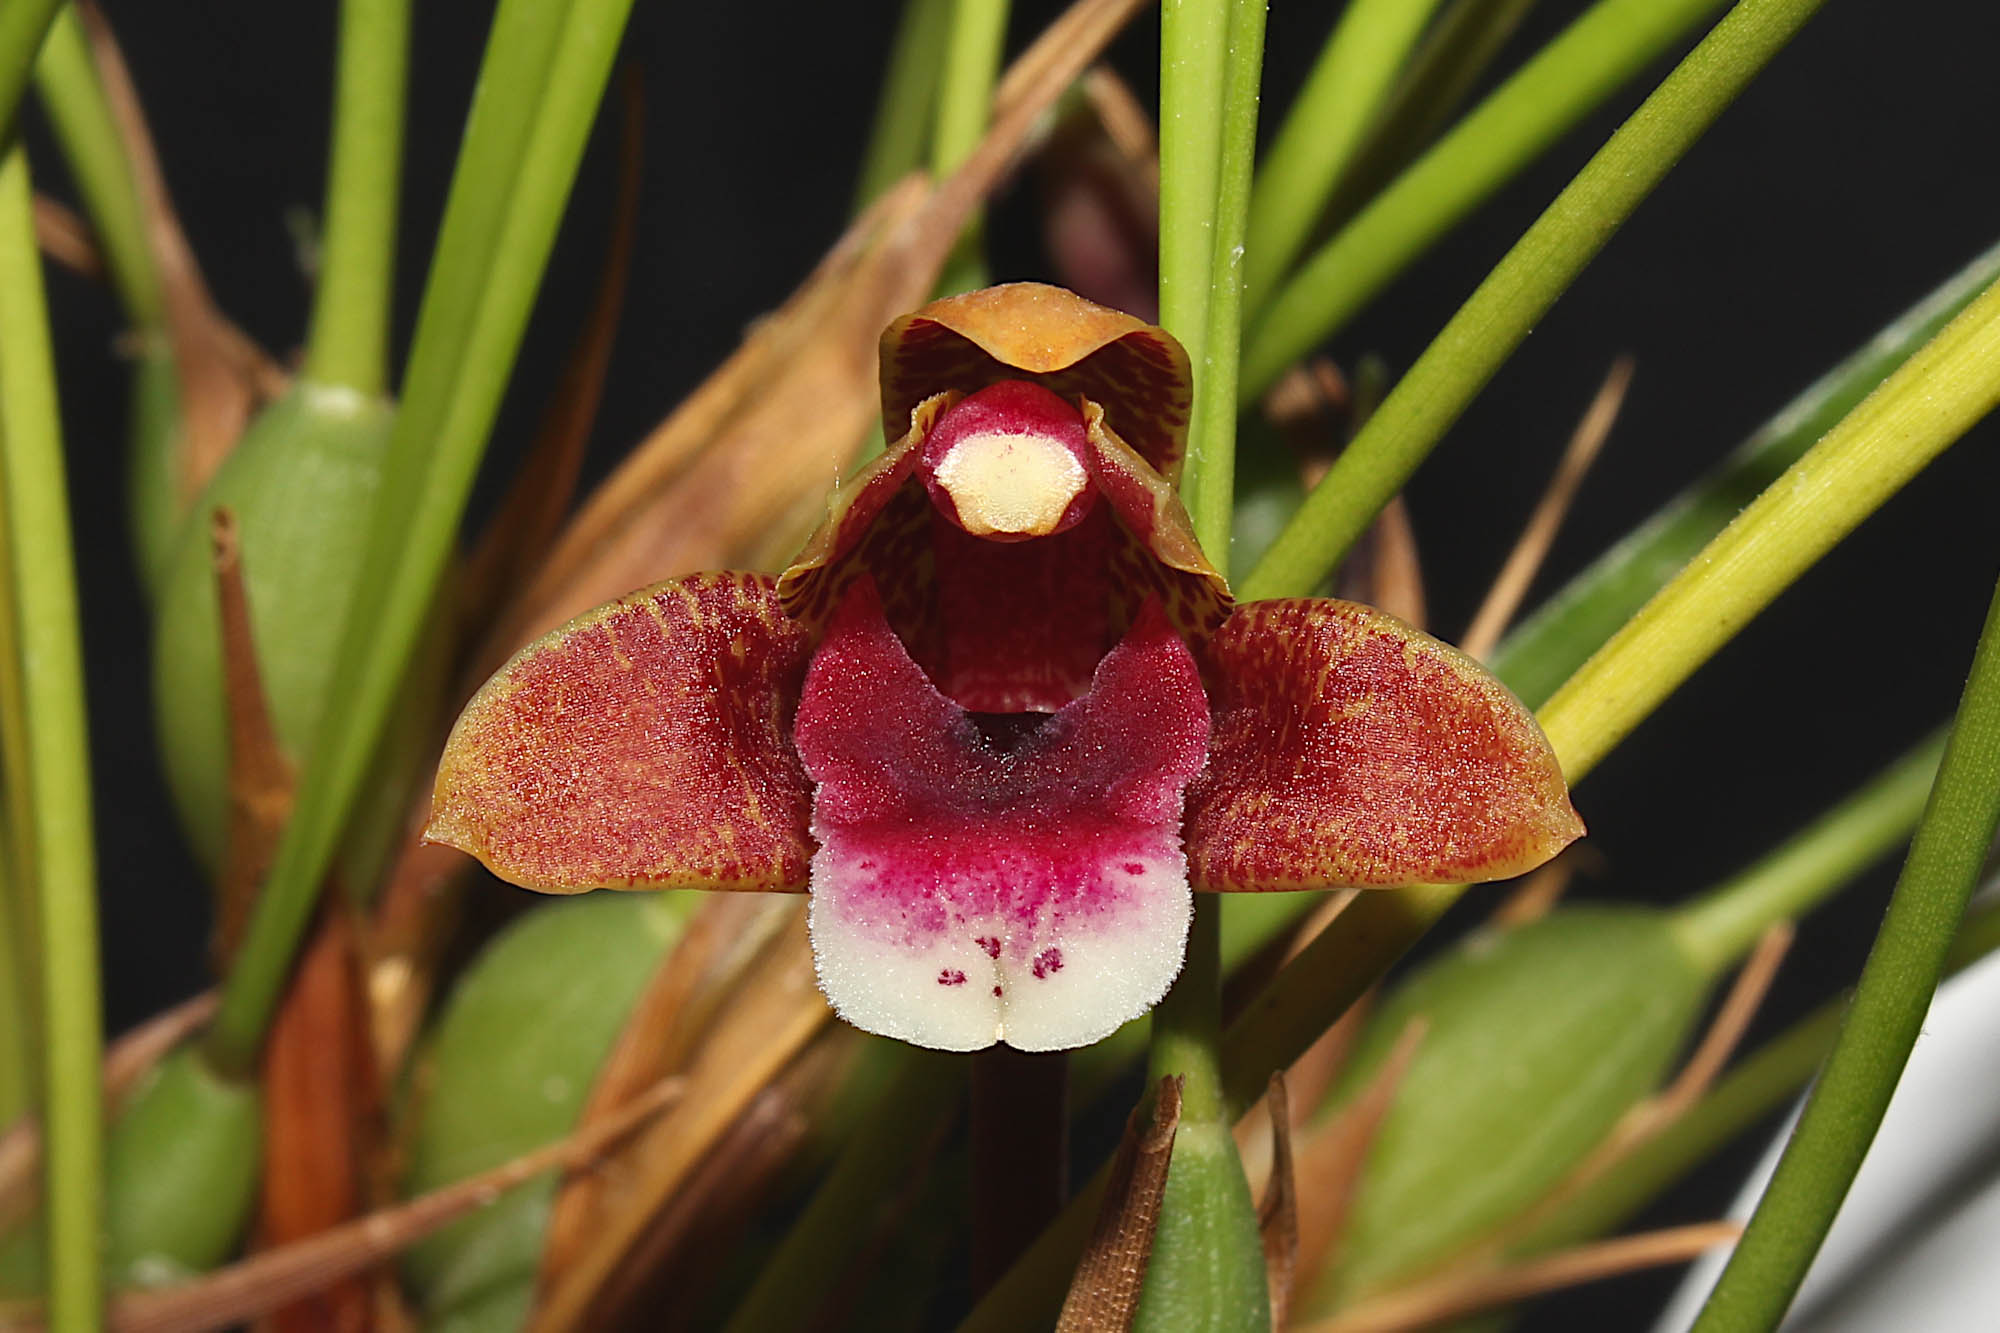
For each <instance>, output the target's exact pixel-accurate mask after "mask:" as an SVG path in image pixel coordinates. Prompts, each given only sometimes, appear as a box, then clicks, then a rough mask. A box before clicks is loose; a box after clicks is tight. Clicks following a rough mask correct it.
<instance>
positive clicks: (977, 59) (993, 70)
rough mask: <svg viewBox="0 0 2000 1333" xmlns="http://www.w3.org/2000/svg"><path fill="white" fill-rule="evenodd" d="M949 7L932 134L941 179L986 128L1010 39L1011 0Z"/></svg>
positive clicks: (958, 2)
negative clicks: (1001, 64)
mask: <svg viewBox="0 0 2000 1333" xmlns="http://www.w3.org/2000/svg"><path fill="white" fill-rule="evenodd" d="M951 8H952V16H951V32H950V35H949V37H948V38H947V40H946V42H945V48H944V68H943V71H942V73H941V76H940V77H941V80H942V81H941V82H940V84H939V85H938V98H937V120H936V128H935V130H934V131H933V132H932V135H931V174H932V175H934V176H937V177H938V178H939V179H943V178H944V177H945V176H948V175H950V174H951V173H952V172H953V171H956V170H957V169H958V166H959V164H960V163H961V162H963V161H965V159H966V158H967V157H968V156H970V155H971V153H972V150H973V148H974V147H975V146H976V145H977V144H978V143H979V140H980V138H981V136H983V135H984V134H985V133H986V123H987V121H988V120H989V119H991V117H992V114H993V85H994V84H995V83H996V82H997V81H998V80H999V77H1000V56H1001V52H1002V51H1003V50H1004V48H1005V46H1006V42H1007V9H1008V4H1007V0H952V6H951Z"/></svg>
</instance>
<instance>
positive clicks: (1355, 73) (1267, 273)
mask: <svg viewBox="0 0 2000 1333" xmlns="http://www.w3.org/2000/svg"><path fill="white" fill-rule="evenodd" d="M1437 5H1438V0H1353V3H1351V4H1349V5H1348V6H1347V7H1346V8H1345V9H1344V10H1342V11H1341V15H1340V22H1339V23H1338V24H1336V25H1335V27H1334V29H1333V32H1332V34H1331V35H1329V36H1328V37H1327V40H1326V45H1325V47H1323V48H1322V49H1321V51H1320V53H1319V59H1317V60H1316V61H1314V62H1313V67H1312V71H1311V72H1310V73H1308V74H1307V75H1306V82H1305V86H1304V87H1303V88H1301V89H1300V90H1299V96H1298V100H1297V101H1295V102H1293V103H1292V106H1291V110H1289V111H1288V112H1286V113H1285V120H1284V123H1283V124H1282V125H1280V126H1279V127H1278V133H1277V135H1276V137H1275V138H1273V139H1272V140H1271V148H1270V151H1269V152H1268V153H1266V154H1265V157H1264V164H1263V166H1262V167H1261V168H1260V169H1259V170H1258V172H1257V188H1256V192H1255V194H1253V195H1252V197H1251V203H1250V230H1249V239H1248V247H1247V248H1248V252H1247V254H1246V255H1245V257H1244V277H1243V285H1244V296H1243V304H1244V306H1245V307H1246V308H1247V309H1248V310H1249V311H1250V313H1251V315H1252V317H1253V318H1254V317H1255V315H1256V313H1257V311H1258V310H1260V309H1261V308H1262V307H1263V305H1264V302H1265V300H1266V299H1267V298H1268V297H1269V296H1270V294H1271V290H1272V288H1273V287H1274V286H1276V284H1277V282H1278V280H1279V279H1280V278H1282V277H1284V276H1285V274H1286V273H1288V272H1290V271H1291V267H1292V261H1293V260H1294V259H1296V258H1298V254H1299V251H1300V250H1301V249H1303V248H1304V247H1305V243H1306V240H1307V238H1308V236H1309V235H1310V234H1311V232H1312V228H1313V224H1314V223H1316V222H1317V221H1318V220H1319V218H1320V215H1321V214H1322V212H1324V210H1325V208H1326V204H1327V200H1329V199H1330V198H1332V197H1333V192H1334V188H1335V187H1336V186H1337V185H1339V183H1340V181H1341V177H1342V176H1343V175H1344V174H1345V173H1346V171H1347V169H1348V167H1349V166H1350V165H1351V164H1352V163H1353V160H1354V156H1355V153H1356V151H1357V150H1358V149H1359V148H1360V146H1361V144H1362V142H1363V140H1364V139H1365V137H1366V135H1367V133H1368V131H1369V129H1370V128H1371V127H1372V126H1373V124H1374V123H1375V118H1376V116H1377V114H1378V113H1379V112H1380V111H1381V109H1382V105H1383V103H1384V102H1385V101H1386V100H1387V99H1388V96H1389V93H1390V90H1391V89H1392V88H1393V87H1394V86H1395V83H1396V78H1397V76H1398V75H1399V74H1401V73H1402V71H1403V68H1404V66H1405V64H1406V63H1407V62H1408V60H1409V57H1410V51H1411V50H1412V48H1414V47H1415V46H1416V44H1417V38H1418V37H1419V36H1421V35H1422V33H1423V31H1424V25H1425V23H1427V22H1428V21H1429V20H1430V16H1431V13H1432V11H1434V10H1435V9H1436V8H1437Z"/></svg>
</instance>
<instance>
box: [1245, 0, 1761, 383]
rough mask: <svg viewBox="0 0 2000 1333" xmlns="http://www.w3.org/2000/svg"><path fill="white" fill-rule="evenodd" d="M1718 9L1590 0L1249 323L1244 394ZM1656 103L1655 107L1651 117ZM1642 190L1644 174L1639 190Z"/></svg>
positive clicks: (1666, 159) (1705, 4)
mask: <svg viewBox="0 0 2000 1333" xmlns="http://www.w3.org/2000/svg"><path fill="white" fill-rule="evenodd" d="M1721 7H1722V0H1599V3H1598V4H1596V5H1595V6H1593V7H1592V8H1591V9H1590V10H1589V12H1587V13H1585V14H1584V15H1583V17H1581V18H1579V19H1578V20H1577V21H1576V22H1575V23H1572V24H1571V25H1570V26H1569V27H1568V28H1566V29H1565V30H1564V31H1563V32H1562V34H1561V35H1560V36H1558V37H1557V38H1556V39H1555V40H1554V41H1553V42H1551V43H1549V45H1548V46H1547V47H1545V48H1543V50H1542V51H1541V52H1540V54H1538V55H1537V56H1536V57H1535V58H1534V59H1533V60H1531V61H1530V62H1528V64H1527V65H1525V66H1523V67H1522V68H1521V69H1520V71H1519V72H1517V73H1516V74H1515V75H1514V76H1513V77H1512V78H1510V79H1508V80H1507V82H1506V83H1504V84H1502V85H1501V86H1500V87H1499V88H1498V89H1496V90H1495V91H1494V92H1493V93H1492V94H1491V95H1490V96H1488V97H1487V98H1486V100H1485V101H1483V102H1481V103H1480V104H1479V106H1478V107H1476V108H1475V109H1474V110H1473V111H1472V113H1471V114H1470V115H1468V116H1467V117H1466V118H1465V119H1464V120H1462V121H1460V122H1459V124H1458V125H1457V126H1456V127H1454V128H1453V129H1452V131H1451V132H1450V133H1449V134H1447V135H1446V136H1445V137H1444V138H1443V139H1441V140H1439V141H1438V143H1437V145H1436V146H1435V147H1433V148H1432V149H1431V150H1430V151H1429V152H1427V153H1425V154H1424V156H1423V157H1422V158H1421V159H1419V160H1418V161H1417V162H1416V163H1415V164H1414V165H1413V166H1411V167H1410V169H1409V170H1408V171H1406V172H1404V173H1403V174H1402V175H1401V176H1399V177H1397V178H1396V180H1395V181H1394V183H1392V184H1391V185H1390V186H1389V187H1388V188H1387V189H1385V190H1384V191H1383V192H1382V193H1381V194H1380V195H1378V196H1376V198H1375V200H1374V201H1373V202H1372V203H1370V204H1369V205H1368V207H1367V208H1365V209H1363V210H1362V211H1361V212H1360V213H1359V214H1357V215H1356V216H1355V218H1354V220H1353V221H1351V222H1349V223H1348V224H1347V225H1346V226H1344V227H1342V228H1341V229H1340V231H1339V232H1338V233H1336V234H1335V235H1334V236H1333V237H1332V238H1331V239H1330V240H1328V241H1327V243H1326V244H1325V245H1323V246H1321V247H1320V248H1319V249H1318V250H1317V251H1315V252H1314V253H1313V255H1312V257H1311V258H1310V259H1308V260H1307V261H1306V262H1305V263H1304V264H1303V265H1301V266H1300V268H1299V270H1298V272H1297V273H1295V274H1294V275H1293V276H1292V278H1291V280H1290V281H1289V282H1287V283H1286V284H1285V286H1284V288H1283V290H1281V291H1279V292H1278V293H1277V294H1276V295H1275V296H1274V297H1273V298H1272V299H1271V301H1270V304H1269V307H1268V308H1267V309H1266V310H1264V312H1263V313H1262V314H1261V315H1260V316H1259V318H1258V320H1257V322H1256V324H1255V325H1254V326H1253V327H1252V329H1251V330H1250V343H1249V347H1248V349H1247V350H1246V352H1245V354H1244V358H1243V386H1242V391H1243V396H1244V397H1245V398H1246V399H1254V398H1256V397H1258V396H1259V395H1261V394H1262V393H1263V392H1264V390H1266V389H1268V388H1270V387H1271V385H1272V383H1273V382H1274V381H1275V380H1276V379H1277V378H1278V376H1279V375H1280V374H1282V373H1283V372H1284V370H1285V367H1287V366H1289V365H1291V364H1292V362H1294V361H1296V360H1297V359H1298V358H1299V357H1301V356H1303V355H1304V354H1305V353H1306V352H1308V351H1310V350H1311V349H1312V347H1313V345H1314V344H1316V343H1318V342H1321V341H1323V340H1324V339H1326V338H1328V337H1331V336H1332V335H1333V334H1334V333H1335V332H1336V331H1337V330H1339V329H1340V328H1341V327H1343V326H1344V325H1345V324H1346V323H1347V321H1348V320H1349V319H1350V318H1352V317H1353V315H1354V314H1355V313H1356V312H1357V311H1358V310H1360V309H1361V307H1362V306H1364V305H1366V304H1367V303H1368V302H1369V301H1370V300H1371V299H1373V298H1374V296H1375V295H1376V293H1378V292H1380V291H1381V290H1382V288H1384V287H1385V286H1387V285H1388V284H1389V282H1390V281H1391V280H1393V279H1394V278H1395V277H1396V276H1397V275H1398V274H1400V273H1401V272H1402V271H1403V270H1404V269H1406V268H1408V267H1409V265H1410V264H1411V263H1412V262H1413V261H1414V260H1416V258H1417V257H1418V256H1420V255H1421V254H1423V253H1424V252H1425V251H1426V250H1427V249H1429V248H1430V246H1431V245H1432V244H1433V243H1435V242H1436V241H1437V240H1438V239H1439V238H1440V237H1442V236H1443V235H1444V234H1445V233H1446V232H1448V231H1450V230H1451V228H1453V227H1455V226H1456V225H1458V223H1459V222H1461V221H1463V220H1464V218H1465V216H1466V215H1467V214H1468V213H1470V212H1471V211H1472V210H1473V209H1474V208H1476V207H1478V206H1479V205H1480V204H1481V203H1482V202H1484V201H1485V200H1486V199H1487V198H1489V197H1491V195H1492V194H1493V192H1494V191H1495V190H1497V189H1499V188H1500V186H1502V185H1504V184H1505V183H1506V182H1507V181H1509V180H1511V179H1513V177H1514V176H1515V174H1516V173H1517V172H1519V171H1520V170H1521V169H1522V168H1523V167H1524V166H1526V165H1527V164H1528V163H1529V162H1531V161H1533V160H1534V159H1535V158H1536V157H1537V156H1539V155H1540V154H1541V153H1542V152H1544V151H1545V150H1547V149H1548V148H1549V147H1550V146H1551V145H1552V144H1554V143H1555V141H1556V140H1557V139H1559V138H1561V137H1562V135H1563V134H1564V133H1566V132H1567V131H1568V130H1569V129H1571V128H1572V127H1573V126H1575V125H1576V124H1577V123H1578V122H1580V121H1581V120H1582V119H1583V118H1584V117H1585V116H1586V115H1588V114H1589V113H1590V112H1591V111H1593V110H1595V109H1596V108H1597V107H1598V106H1599V105H1601V104H1602V103H1603V102H1604V100H1605V99H1606V98H1608V97H1610V96H1611V94H1612V93H1614V92H1616V91H1617V90H1618V88H1620V87H1621V86H1623V84H1624V83H1625V81H1626V80H1627V79H1629V78H1631V77H1632V76H1633V75H1634V74H1636V73H1638V71H1639V70H1641V69H1643V68H1644V67H1645V66H1646V65H1647V64H1649V63H1650V62H1651V61H1653V60H1654V59H1656V58H1658V57H1659V56H1660V55H1662V54H1663V53H1664V52H1665V51H1666V50H1667V49H1668V48H1669V47H1671V46H1672V45H1673V44H1674V43H1676V42H1678V41H1680V40H1682V39H1683V38H1684V37H1685V36H1686V34H1687V33H1688V32H1689V30H1690V29H1692V28H1693V27H1694V25H1695V24H1697V23H1699V22H1700V21H1701V20H1703V19H1704V18H1706V17H1708V16H1709V15H1710V14H1713V13H1714V12H1715V11H1716V10H1717V9H1719V8H1721ZM1664 109H1665V108H1661V107H1657V106H1656V107H1655V114H1656V115H1657V114H1659V112H1660V111H1662V110H1664ZM1719 109H1720V108H1717V110H1719ZM1635 119H1636V118H1635ZM1628 124H1629V122H1628ZM1705 127H1706V122H1702V124H1701V125H1699V126H1697V127H1696V128H1695V132H1696V133H1699V131H1700V129H1701V128H1705ZM1647 147H1648V149H1649V158H1648V160H1649V161H1652V162H1654V163H1656V164H1657V170H1658V171H1659V172H1660V173H1662V174H1663V173H1664V172H1665V170H1666V169H1667V168H1668V167H1670V166H1672V165H1673V162H1674V160H1675V159H1676V158H1678V156H1679V152H1672V153H1669V154H1667V155H1665V156H1658V157H1654V156H1650V154H1652V153H1656V152H1658V151H1659V150H1661V149H1663V148H1664V143H1663V142H1661V143H1651V144H1648V145H1647ZM1648 188H1650V181H1648V182H1647V184H1646V185H1645V187H1643V188H1641V189H1640V190H1639V196H1640V197H1643V195H1644V193H1645V190H1646V189H1648ZM1634 202H1636V199H1635V200H1634ZM1622 220H1623V215H1622V214H1621V215H1619V216H1618V217H1617V219H1616V220H1614V221H1613V222H1612V223H1611V227H1615V226H1616V223H1617V221H1622ZM1610 229H1611V228H1610V227H1608V228H1607V229H1606V230H1605V232H1604V236H1605V237H1608V235H1609V232H1610ZM1531 234H1532V233H1531ZM1602 239H1603V237H1600V240H1599V243H1600V244H1601V243H1602ZM1595 252H1596V251H1595V247H1591V248H1590V250H1589V253H1590V254H1594V253H1595ZM1585 257H1586V258H1587V257H1588V256H1587V255H1586V256H1585ZM1581 266H1582V265H1581V263H1579V264H1578V267H1579V268H1580V267H1581Z"/></svg>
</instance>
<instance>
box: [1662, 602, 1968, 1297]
mask: <svg viewBox="0 0 2000 1333" xmlns="http://www.w3.org/2000/svg"><path fill="white" fill-rule="evenodd" d="M1996 827H2000V587H1996V588H1995V590H1994V598H1993V604H1992V608H1991V610H1990V611H1989V612H1988V614H1987V618H1986V627H1985V629H1984V630H1983V631H1981V633H1980V636H1979V646H1978V648H1977V649H1976V650H1975V652H1974V655H1973V661H1972V672H1971V675H1970V678H1969V679H1968V680H1967V682H1966V686H1965V693H1964V695H1963V696H1962V698H1961V700H1960V702H1959V708H1958V717H1957V718H1956V720H1955V721H1954V722H1953V723H1952V729H1951V739H1950V741H1949V742H1947V744H1946V746H1945V752H1944V759H1943V762H1942V763H1941V764H1940V765H1939V767H1938V776H1937V784H1936V786H1935V787H1933V788H1932V790H1931V797H1930V803H1929V805H1928V806H1927V807H1926V808H1925V811H1924V819H1923V823H1922V824H1920V825H1919V826H1918V828H1917V834H1916V838H1915V839H1914V840H1913V841H1912V843H1911V845H1910V855H1909V859H1908V860H1906V861H1905V862H1904V863H1903V873H1902V875H1901V877H1900V878H1899V879H1898V880H1897V881H1896V890H1895V893H1894V894H1893V895H1892V896H1891V897H1890V899H1889V910H1888V913H1887V915H1885V916H1884V917H1883V919H1882V928H1881V930H1880V931H1879V932H1878V933H1877V934H1876V936H1875V944H1874V947H1873V948H1872V949H1870V950H1869V953H1868V961H1867V963H1866V964H1865V965H1864V966H1863V967H1862V970H1861V981H1860V983H1859V984H1858V985H1857V986H1856V987H1855V991H1854V1003H1853V1004H1852V1006H1850V1007H1849V1009H1848V1011H1847V1018H1846V1021H1845V1022H1843V1023H1842V1024H1841V1029H1840V1036H1839V1038H1838V1039H1837V1040H1836V1041H1835V1042H1834V1047H1833V1053H1832V1054H1831V1055H1829V1056H1828V1057H1827V1062H1826V1067H1825V1068H1824V1069H1823V1070H1822V1071H1821V1072H1820V1076H1819V1081H1818V1083H1817V1084H1816V1085H1815V1086H1814V1088H1813V1091H1812V1093H1811V1095H1810V1096H1809V1097H1808V1098H1807V1100H1806V1105H1805V1109H1804V1111H1802V1112H1801V1113H1800V1115H1799V1124H1798V1128H1797V1129H1796V1130H1794V1131H1793V1133H1792V1138H1791V1142H1789V1143H1788V1144H1786V1146H1785V1151H1784V1154H1783V1155H1782V1156H1781V1157H1780V1158H1779V1160H1778V1167H1777V1170H1776V1172H1775V1173H1773V1175H1772V1177H1771V1184H1770V1187H1769V1188H1768V1189H1766V1190H1765V1192H1764V1197H1763V1199H1762V1200H1760V1201H1759V1203H1758V1205H1757V1211H1756V1212H1755V1213H1754V1214H1752V1215H1751V1218H1750V1225H1749V1228H1748V1229H1747V1230H1746V1231H1745V1232H1744V1233H1743V1239H1742V1240H1741V1241H1740V1242H1738V1244H1737V1246H1736V1251H1735V1253H1734V1254H1732V1255H1731V1256H1730V1259H1729V1265H1728V1267H1726V1268H1725V1269H1724V1270H1723V1273H1722V1277H1721V1279H1720V1280H1719V1281H1718V1282H1717V1283H1716V1286H1715V1290H1714V1292H1713V1293H1712V1294H1711V1295H1710V1296H1709V1299H1708V1303H1707V1305H1705V1306H1704V1307H1703V1308H1702V1312H1701V1316H1700V1318H1699V1319H1697V1320H1696V1321H1695V1333H1721V1331H1722V1330H1724V1329H1730V1330H1740V1329H1770V1328H1775V1327H1777V1324H1778V1321H1779V1320H1780V1319H1782V1318H1783V1317H1784V1314H1785V1310H1786V1308H1787V1307H1788V1306H1789V1305H1790V1304H1791V1302H1792V1297H1793V1295H1794V1294H1795V1293H1796V1292H1797V1291H1798V1286H1799V1283H1800V1282H1801V1281H1803V1280H1804V1278H1805V1274H1806V1269H1807V1268H1808V1267H1810V1266H1811V1264H1812V1260H1813V1256H1814V1255H1815V1254H1817V1253H1818V1252H1819V1246H1820V1242H1821V1241H1822V1240H1823V1239H1824V1238H1825V1236H1826V1232H1827V1229H1828V1228H1829V1227H1831V1226H1832V1225H1833V1217H1834V1214H1835V1213H1836V1212H1838V1211H1839V1209H1840V1202H1841V1200H1842V1199H1844V1198H1845V1197H1846V1196H1847V1189H1848V1186H1849V1185H1850V1184H1851V1183H1852V1182H1853V1180H1854V1173H1855V1172H1856V1171H1857V1170H1859V1169H1860V1167H1861V1159H1862V1158H1863V1157H1864V1156H1865V1155H1866V1154H1867V1152H1868V1145H1869V1143H1870V1142H1871V1141H1872V1140H1873V1139H1874V1137H1875V1130H1876V1128H1877V1127H1878V1126H1879V1125H1880V1124H1881V1122H1882V1113H1883V1112H1884V1111H1886V1110H1887V1109H1888V1106H1889V1097H1890V1094H1891V1093H1893V1092H1894V1091H1895V1089H1896V1081H1897V1080H1898V1079H1899V1078H1900V1077H1901V1076H1902V1072H1903V1065H1904V1063H1905V1062H1906V1061H1907V1060H1908V1059H1909V1055H1910V1048H1911V1047H1912V1046H1913V1045H1915V1043H1916V1039H1917V1032H1918V1030H1919V1029H1920V1028H1921V1027H1922V1024H1923V1020H1924V1014H1925V1012H1926V1011H1927V1010H1928V1009H1929V1007H1930V1002H1931V994H1932V992H1933V991H1935V990H1936V989H1937V983H1938V977H1939V975H1940V973H1941V972H1942V971H1943V969H1944V963H1945V958H1946V955H1947V953H1948V952H1949V951H1950V949H1951V946H1952V940H1953V937H1954V936H1955V935H1956V934H1957V933H1958V926H1959V922H1960V919H1961V918H1962V917H1963V916H1964V914H1965V907H1966V903H1967V902H1968V901H1969V900H1970V899H1971V897H1972V890H1973V888H1974V886H1975V885H1976V883H1977V882H1978V877H1979V869H1980V865H1981V863H1982V861H1983V860H1984V858H1985V856H1986V849H1987V847H1988V845H1989V844H1990V843H1991V842H1992V840H1993V833H1994V829H1995V828H1996Z"/></svg>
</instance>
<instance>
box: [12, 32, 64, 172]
mask: <svg viewBox="0 0 2000 1333" xmlns="http://www.w3.org/2000/svg"><path fill="white" fill-rule="evenodd" d="M61 5H62V0H13V2H12V3H10V4H6V5H0V142H6V141H9V140H12V139H13V137H14V115H15V113H16V112H18V111H19V110H20V109H21V96H22V94H23V93H25V92H26V91H27V89H28V75H29V74H30V73H31V72H32V71H33V70H34V68H35V58H36V56H37V55H39V54H40V52H41V49H42V39H43V38H45V37H46V36H48V31H49V24H51V23H53V22H54V21H55V17H56V10H57V9H59V8H60V7H61Z"/></svg>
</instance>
